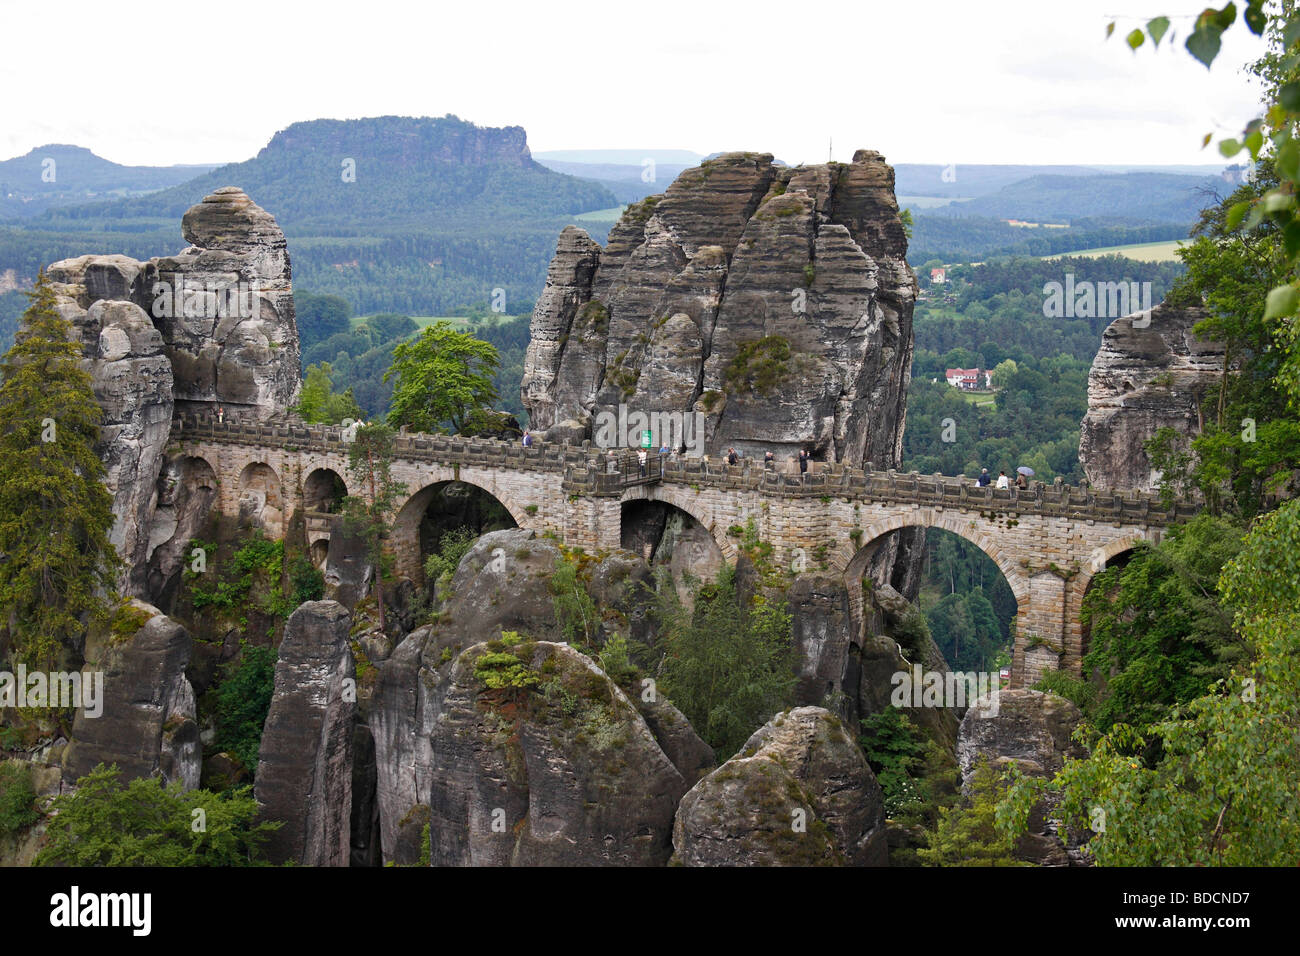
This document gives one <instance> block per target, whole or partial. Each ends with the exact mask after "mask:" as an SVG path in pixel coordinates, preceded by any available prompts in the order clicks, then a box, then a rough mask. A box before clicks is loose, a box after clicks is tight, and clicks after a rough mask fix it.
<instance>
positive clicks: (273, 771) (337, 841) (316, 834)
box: [253, 601, 356, 866]
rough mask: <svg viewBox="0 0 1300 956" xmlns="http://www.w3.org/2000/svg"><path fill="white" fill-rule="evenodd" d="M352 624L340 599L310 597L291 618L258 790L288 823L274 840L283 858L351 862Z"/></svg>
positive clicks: (270, 811) (270, 814)
mask: <svg viewBox="0 0 1300 956" xmlns="http://www.w3.org/2000/svg"><path fill="white" fill-rule="evenodd" d="M349 624H350V617H349V615H348V612H347V610H346V609H345V608H344V607H343V606H342V605H340V604H338V603H337V602H334V601H309V602H307V603H306V604H303V605H300V606H299V607H298V609H297V610H296V611H294V612H293V614H292V615H291V616H290V618H289V622H288V624H286V625H285V629H284V640H283V641H282V642H281V644H280V657H279V660H278V661H276V665H275V693H274V695H273V696H272V698H271V708H270V710H269V712H268V713H267V715H266V725H265V727H264V729H263V731H262V747H261V751H260V754H259V760H258V765H257V782H256V785H255V786H254V791H253V793H254V796H255V797H256V798H257V802H258V804H259V806H260V807H261V814H262V816H263V817H264V818H265V819H268V820H281V821H283V822H284V826H283V827H281V828H280V829H279V830H278V831H276V833H275V834H274V835H273V836H272V837H271V839H270V840H269V841H268V842H267V856H268V858H270V859H271V860H273V861H275V862H277V863H279V862H284V861H286V860H293V861H295V862H297V863H301V864H304V865H307V866H347V865H348V861H349V856H350V852H351V830H350V824H351V817H352V741H353V719H354V717H355V715H356V667H355V664H354V662H353V659H352V651H351V648H350V647H349V645H348V627H349Z"/></svg>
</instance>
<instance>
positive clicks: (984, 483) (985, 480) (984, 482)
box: [975, 468, 991, 488]
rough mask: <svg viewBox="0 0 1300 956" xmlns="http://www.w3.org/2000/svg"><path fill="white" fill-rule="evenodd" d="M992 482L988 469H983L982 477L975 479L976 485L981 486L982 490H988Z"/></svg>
mask: <svg viewBox="0 0 1300 956" xmlns="http://www.w3.org/2000/svg"><path fill="white" fill-rule="evenodd" d="M990 480H991V479H990V478H989V470H988V469H987V468H981V469H980V476H979V477H978V478H976V479H975V484H977V485H979V486H980V487H981V488H987V487H988V484H989V481H990Z"/></svg>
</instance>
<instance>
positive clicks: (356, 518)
mask: <svg viewBox="0 0 1300 956" xmlns="http://www.w3.org/2000/svg"><path fill="white" fill-rule="evenodd" d="M393 440H394V432H393V429H391V428H389V427H388V426H387V425H380V424H371V425H365V426H363V427H361V428H358V429H357V432H356V435H355V437H354V439H353V441H352V443H351V445H350V446H349V448H348V472H349V474H350V475H351V476H352V478H353V485H352V487H354V488H357V489H358V490H359V491H360V492H361V493H360V494H356V495H348V496H347V497H346V498H344V499H343V520H344V524H345V527H346V528H347V530H348V532H349V533H350V534H353V535H356V536H357V537H359V538H360V539H361V541H362V542H363V543H364V546H365V555H366V558H367V559H368V560H369V561H370V564H371V566H372V567H373V568H374V569H375V574H374V578H373V581H372V583H371V587H372V589H373V591H372V593H373V594H374V595H375V602H376V608H377V610H378V612H379V626H380V627H381V628H383V627H384V626H385V619H384V582H385V581H386V580H388V579H389V578H390V577H391V576H392V555H390V554H389V553H388V552H387V551H386V550H385V549H384V540H385V539H386V538H387V536H388V533H389V515H391V514H393V513H394V511H395V509H396V505H397V501H398V496H399V495H400V494H401V492H402V487H401V485H400V484H399V483H398V482H397V480H396V479H394V478H393Z"/></svg>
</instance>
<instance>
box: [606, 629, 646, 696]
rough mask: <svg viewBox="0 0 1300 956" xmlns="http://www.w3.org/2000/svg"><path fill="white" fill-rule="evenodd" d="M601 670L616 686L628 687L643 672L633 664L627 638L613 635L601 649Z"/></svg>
mask: <svg viewBox="0 0 1300 956" xmlns="http://www.w3.org/2000/svg"><path fill="white" fill-rule="evenodd" d="M599 659H600V669H601V670H603V671H604V672H605V673H606V674H608V675H609V676H610V679H611V680H613V681H614V683H616V684H620V685H626V684H628V683H629V682H630V681H632V680H635V679H636V678H637V677H639V676H640V674H641V670H640V668H638V667H637V666H636V665H635V664H633V663H632V656H631V652H630V649H629V647H628V642H627V638H625V637H624V636H623V635H622V634H611V635H610V636H609V638H608V639H607V640H606V641H605V646H604V647H602V648H601V649H600V655H599Z"/></svg>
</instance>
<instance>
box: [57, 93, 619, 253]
mask: <svg viewBox="0 0 1300 956" xmlns="http://www.w3.org/2000/svg"><path fill="white" fill-rule="evenodd" d="M230 185H238V186H239V187H240V188H241V189H243V190H244V191H245V192H246V193H248V194H249V195H250V196H252V197H253V199H254V201H256V202H257V204H258V205H260V206H262V207H263V208H264V209H267V210H270V211H271V212H272V213H273V214H274V215H275V217H276V219H277V221H278V222H279V223H280V226H281V228H283V229H284V231H285V233H286V234H287V235H290V236H292V235H306V234H310V233H311V232H312V231H313V230H315V229H320V228H326V227H328V228H332V229H359V228H362V227H364V228H365V229H366V230H367V231H371V230H373V229H375V228H380V229H391V228H394V227H396V226H399V225H422V226H434V227H436V226H438V225H439V224H440V223H443V222H445V221H447V220H448V219H454V220H459V221H462V222H467V223H473V222H482V221H483V220H485V219H488V218H490V217H505V218H507V219H510V220H525V219H530V218H534V217H539V216H565V215H570V214H574V213H581V212H587V211H589V210H592V209H603V208H608V207H610V206H613V205H615V204H616V201H615V199H614V197H613V196H612V195H611V194H610V193H609V192H608V191H606V190H604V189H602V188H601V187H599V186H597V185H593V184H591V183H589V182H585V181H583V180H581V179H576V178H574V177H572V176H566V175H564V174H562V173H557V172H554V171H553V170H549V169H547V168H546V167H544V166H542V165H541V164H539V163H536V162H534V161H533V159H532V157H531V156H530V155H529V152H528V143H527V134H526V133H525V132H524V130H523V128H522V127H519V126H508V127H504V128H500V129H487V128H483V127H480V126H475V125H474V124H473V123H470V122H466V121H464V120H461V119H457V118H456V117H454V116H445V117H442V118H440V119H433V118H429V117H418V118H412V117H400V116H383V117H376V118H371V119H360V120H312V121H310V122H305V123H295V124H293V125H292V126H290V127H289V128H288V129H285V130H282V131H280V132H279V133H276V134H275V136H274V137H272V139H271V141H270V142H269V143H268V144H267V145H266V146H265V147H264V148H263V149H262V150H261V151H260V152H259V153H258V154H257V156H255V157H254V158H253V159H250V160H247V161H245V162H242V163H233V164H231V165H229V166H222V167H220V168H218V169H215V170H213V171H212V172H210V173H208V174H206V175H203V176H199V177H198V178H197V179H193V180H191V181H190V182H187V183H185V184H183V185H181V186H178V187H176V188H173V189H168V190H166V191H164V192H161V193H156V194H154V195H151V196H145V197H140V198H136V199H131V200H125V201H120V202H114V203H109V204H96V205H88V206H82V207H78V208H72V209H63V210H59V211H58V212H57V213H54V214H52V215H51V216H48V217H46V219H47V221H51V222H57V221H59V220H75V219H106V218H116V219H134V218H165V219H169V220H173V221H176V220H179V218H180V217H181V216H182V215H183V214H184V212H185V210H186V209H188V208H189V207H190V206H192V205H194V204H195V203H196V202H199V201H200V200H201V199H202V198H203V197H204V196H206V195H207V194H208V193H211V192H212V191H213V190H214V189H218V188H220V187H221V186H230Z"/></svg>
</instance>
